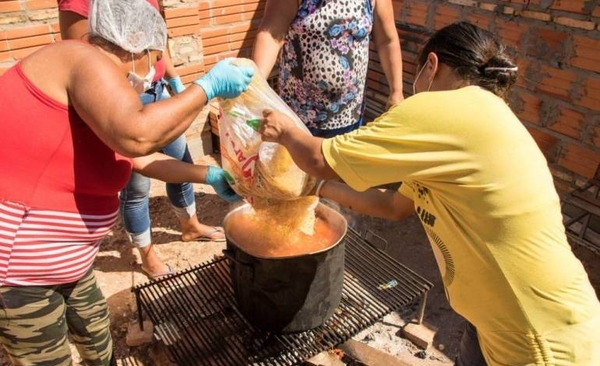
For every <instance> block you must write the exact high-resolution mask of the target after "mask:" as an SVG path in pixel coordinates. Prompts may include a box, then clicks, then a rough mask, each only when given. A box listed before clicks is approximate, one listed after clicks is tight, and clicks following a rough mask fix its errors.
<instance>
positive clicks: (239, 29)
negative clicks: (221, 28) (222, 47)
mask: <svg viewBox="0 0 600 366" xmlns="http://www.w3.org/2000/svg"><path fill="white" fill-rule="evenodd" d="M258 24H259V23H258V22H251V21H245V22H242V23H238V24H235V25H231V26H230V27H229V34H233V33H243V32H248V31H250V30H257V29H258Z"/></svg>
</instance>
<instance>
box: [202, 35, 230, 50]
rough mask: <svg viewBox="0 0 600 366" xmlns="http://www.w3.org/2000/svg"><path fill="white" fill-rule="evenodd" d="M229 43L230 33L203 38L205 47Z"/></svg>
mask: <svg viewBox="0 0 600 366" xmlns="http://www.w3.org/2000/svg"><path fill="white" fill-rule="evenodd" d="M228 43H229V36H228V35H224V36H220V37H210V38H202V45H203V46H204V48H207V47H211V46H216V45H219V44H228Z"/></svg>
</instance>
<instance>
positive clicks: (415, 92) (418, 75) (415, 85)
mask: <svg viewBox="0 0 600 366" xmlns="http://www.w3.org/2000/svg"><path fill="white" fill-rule="evenodd" d="M425 66H427V62H425V64H424V65H423V67H421V70H420V71H419V72H418V73H417V76H415V81H413V85H412V86H413V95H415V94H417V80H419V77H420V76H421V73H422V72H423V70H425ZM432 83H433V79H432V80H431V81H430V82H429V86H428V87H427V91H429V89H431V84H432Z"/></svg>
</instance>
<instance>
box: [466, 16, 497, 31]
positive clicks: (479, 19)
mask: <svg viewBox="0 0 600 366" xmlns="http://www.w3.org/2000/svg"><path fill="white" fill-rule="evenodd" d="M467 20H468V21H469V22H471V23H473V24H475V25H477V26H478V27H481V28H483V29H487V30H491V22H492V18H491V17H490V16H488V15H484V14H481V13H470V14H469V15H468V16H467Z"/></svg>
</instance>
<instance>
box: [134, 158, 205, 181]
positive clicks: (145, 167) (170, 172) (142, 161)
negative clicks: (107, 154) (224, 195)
mask: <svg viewBox="0 0 600 366" xmlns="http://www.w3.org/2000/svg"><path fill="white" fill-rule="evenodd" d="M133 170H135V171H136V172H138V173H141V174H143V175H145V176H146V177H150V178H154V179H158V180H161V181H163V182H166V183H185V182H191V183H205V182H206V172H207V170H208V166H204V165H195V164H190V163H186V162H183V161H180V160H177V159H175V158H172V157H170V156H168V155H165V154H162V153H154V154H150V155H147V156H141V157H138V158H134V159H133Z"/></svg>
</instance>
